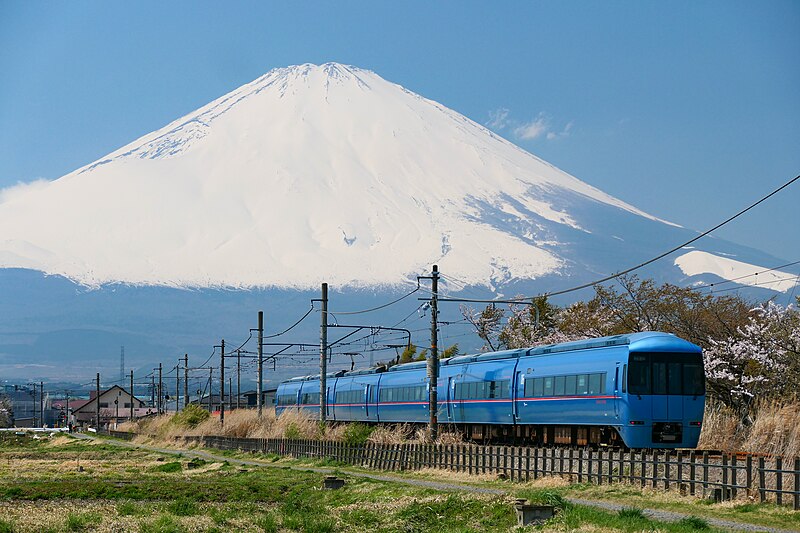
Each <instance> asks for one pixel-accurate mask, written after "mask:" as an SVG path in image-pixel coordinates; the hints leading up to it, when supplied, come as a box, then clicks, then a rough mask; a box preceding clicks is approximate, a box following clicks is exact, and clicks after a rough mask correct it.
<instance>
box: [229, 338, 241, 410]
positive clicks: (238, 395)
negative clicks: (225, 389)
mask: <svg viewBox="0 0 800 533" xmlns="http://www.w3.org/2000/svg"><path fill="white" fill-rule="evenodd" d="M231 390H233V387H231ZM241 397H242V350H236V408H237V409H239V399H240V398H241Z"/></svg>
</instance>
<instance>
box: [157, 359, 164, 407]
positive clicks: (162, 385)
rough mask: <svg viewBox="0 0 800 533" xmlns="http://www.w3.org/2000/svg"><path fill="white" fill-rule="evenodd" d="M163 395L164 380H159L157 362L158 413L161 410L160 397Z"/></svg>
mask: <svg viewBox="0 0 800 533" xmlns="http://www.w3.org/2000/svg"><path fill="white" fill-rule="evenodd" d="M163 397H164V382H163V381H162V380H161V363H158V414H161V412H162V409H161V408H162V407H163V405H162V403H161V401H162V398H163Z"/></svg>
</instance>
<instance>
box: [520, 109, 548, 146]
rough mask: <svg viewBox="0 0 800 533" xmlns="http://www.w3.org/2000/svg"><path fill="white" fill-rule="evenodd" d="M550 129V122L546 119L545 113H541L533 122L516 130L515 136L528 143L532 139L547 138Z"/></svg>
mask: <svg viewBox="0 0 800 533" xmlns="http://www.w3.org/2000/svg"><path fill="white" fill-rule="evenodd" d="M549 129H550V121H549V120H548V119H547V117H545V115H544V113H539V116H538V117H536V118H535V119H534V120H532V121H531V122H528V123H526V124H521V125H520V126H517V127H516V128H514V135H516V136H517V138H518V139H522V140H525V141H528V140H531V139H538V138H539V137H541V136H543V135H545V136H546V135H547V133H548V130H549ZM548 138H549V137H548Z"/></svg>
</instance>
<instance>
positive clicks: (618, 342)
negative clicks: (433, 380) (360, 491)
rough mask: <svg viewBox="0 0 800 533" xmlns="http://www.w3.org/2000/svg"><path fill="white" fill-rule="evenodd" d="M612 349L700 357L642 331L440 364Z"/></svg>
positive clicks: (687, 345)
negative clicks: (625, 347) (682, 353)
mask: <svg viewBox="0 0 800 533" xmlns="http://www.w3.org/2000/svg"><path fill="white" fill-rule="evenodd" d="M611 346H628V349H629V350H630V351H631V352H673V351H681V352H689V353H701V352H702V349H701V348H700V347H699V346H697V345H696V344H692V343H691V342H689V341H686V340H683V339H681V338H680V337H676V336H675V335H673V334H671V333H662V332H659V331H643V332H639V333H628V334H624V335H613V336H610V337H600V338H595V339H584V340H579V341H572V342H562V343H559V344H548V345H545V346H536V347H533V348H520V349H516V350H503V351H499V352H489V353H483V354H467V355H457V356H455V357H451V358H449V359H443V360H442V361H440V365H458V364H465V363H473V362H479V361H493V360H498V359H511V358H514V357H523V356H536V355H549V354H556V353H567V352H575V351H579V350H590V349H593V348H608V347H611ZM427 364H428V363H427V361H414V362H411V363H403V364H401V365H394V366H392V367H390V368H388V369H387V368H386V367H385V366H378V367H374V368H367V369H362V370H353V371H350V372H344V371H339V372H336V373H335V374H328V377H340V376H358V375H365V374H376V373H379V372H386V371H388V372H399V371H403V370H418V369H421V368H425V366H426V365H427ZM318 379H319V375H316V376H301V377H296V378H292V379H289V380H287V381H290V382H293V381H309V380H318Z"/></svg>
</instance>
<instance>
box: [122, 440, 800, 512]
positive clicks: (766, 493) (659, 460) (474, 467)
mask: <svg viewBox="0 0 800 533" xmlns="http://www.w3.org/2000/svg"><path fill="white" fill-rule="evenodd" d="M111 434H112V435H114V436H121V435H119V432H111ZM128 435H129V434H128ZM126 436H127V435H126ZM178 439H181V440H186V441H190V442H197V443H199V444H202V445H203V446H205V447H209V448H217V449H220V450H243V451H251V452H258V453H271V454H277V455H282V456H292V457H297V458H315V459H327V460H331V461H336V462H340V463H346V464H350V465H356V466H361V467H366V468H374V469H379V470H389V471H402V470H419V469H422V468H437V469H442V470H451V471H456V472H464V473H467V474H472V475H478V474H489V475H493V476H504V477H505V478H507V479H510V480H517V481H529V480H532V479H537V478H540V477H544V476H559V477H563V478H565V479H568V480H570V481H573V482H578V483H595V484H598V485H602V484H610V483H629V484H634V485H639V486H641V487H652V488H654V489H664V490H678V491H680V492H681V493H682V494H689V495H696V496H699V497H703V498H715V499H717V500H720V501H722V500H734V499H737V498H752V499H754V500H758V501H760V502H767V501H770V502H775V503H777V504H779V505H784V504H791V505H793V508H794V509H795V510H800V458H795V459H794V460H787V459H785V458H782V457H763V456H755V455H750V454H748V455H744V454H730V453H711V452H695V451H683V450H678V451H676V450H621V449H611V448H606V449H603V448H600V449H590V448H532V447H522V446H493V445H477V444H451V445H446V444H411V443H409V444H375V443H366V444H347V443H344V442H336V441H319V440H304V439H248V438H234V437H178Z"/></svg>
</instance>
